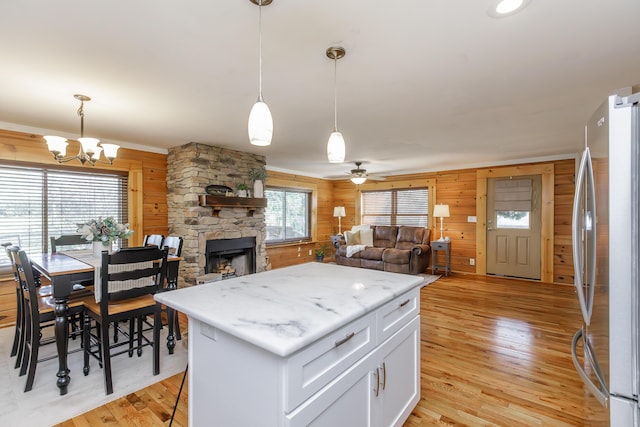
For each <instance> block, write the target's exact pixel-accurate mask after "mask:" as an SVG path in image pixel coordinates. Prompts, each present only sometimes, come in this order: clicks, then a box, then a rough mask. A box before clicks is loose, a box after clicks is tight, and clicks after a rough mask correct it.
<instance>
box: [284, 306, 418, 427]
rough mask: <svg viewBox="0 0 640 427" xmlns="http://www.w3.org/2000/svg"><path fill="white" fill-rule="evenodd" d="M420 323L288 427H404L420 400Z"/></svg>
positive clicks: (401, 333)
mask: <svg viewBox="0 0 640 427" xmlns="http://www.w3.org/2000/svg"><path fill="white" fill-rule="evenodd" d="M419 326H420V318H419V317H414V318H413V320H412V321H411V322H410V323H409V324H405V326H404V327H403V328H402V329H401V330H400V331H399V332H397V333H396V334H395V335H393V336H392V337H391V338H390V339H388V340H387V341H385V342H384V343H383V344H382V345H380V346H379V347H378V348H377V349H376V350H374V351H373V352H371V353H370V354H369V355H367V356H366V357H364V358H363V359H361V360H360V361H358V363H357V364H356V365H354V366H353V367H351V368H350V369H349V370H347V371H346V372H345V373H343V374H342V375H340V376H339V377H338V378H336V379H335V381H333V382H332V383H331V384H330V385H328V386H327V387H325V388H324V389H323V390H322V391H320V392H319V393H317V394H316V395H314V396H313V397H312V398H311V399H309V400H308V401H306V402H305V403H304V404H302V405H301V406H300V407H299V408H297V409H296V410H295V411H294V412H292V413H291V414H289V415H288V416H287V423H286V426H287V427H302V426H342V425H344V426H347V425H348V426H367V427H369V426H371V427H374V426H375V427H388V426H401V425H402V423H403V422H404V421H405V420H406V419H407V417H408V416H409V414H410V413H411V411H412V410H413V408H414V407H415V405H416V404H417V403H418V400H420V380H419V378H420V371H419V369H420V340H419V334H420V327H419Z"/></svg>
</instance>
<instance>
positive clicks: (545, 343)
mask: <svg viewBox="0 0 640 427" xmlns="http://www.w3.org/2000/svg"><path fill="white" fill-rule="evenodd" d="M421 304H422V307H421V315H422V319H421V320H422V324H421V327H422V331H421V338H422V343H421V352H422V355H421V385H422V390H421V400H420V402H419V403H418V406H417V407H416V408H415V409H414V411H413V413H412V414H411V416H410V417H409V419H408V420H407V422H406V423H405V427H415V426H427V425H441V426H465V425H466V426H607V425H608V422H607V421H606V419H607V418H606V417H607V414H606V411H605V410H604V409H603V408H602V407H600V406H599V404H598V402H597V401H596V400H595V399H594V398H593V397H592V396H590V395H589V393H588V392H587V391H586V390H585V389H584V387H583V385H582V383H581V382H580V379H579V378H578V374H577V373H576V372H575V370H574V368H573V364H572V362H571V356H570V344H571V338H572V336H573V333H574V332H575V331H576V330H577V329H578V328H579V327H580V320H579V319H580V317H579V311H578V306H577V302H576V298H575V294H574V291H573V288H572V287H570V286H564V285H550V284H540V283H536V282H529V281H520V280H512V279H504V278H493V277H480V276H473V275H459V274H453V275H452V276H449V277H442V278H441V279H439V280H438V281H437V282H435V283H433V284H432V285H430V286H428V287H426V288H424V289H422V291H421ZM181 380H182V375H175V376H174V377H171V378H169V379H167V380H165V381H161V382H159V383H157V384H155V385H153V386H152V387H148V388H146V389H143V390H140V391H139V392H137V393H132V394H130V395H128V396H127V397H125V398H121V399H118V400H116V401H114V402H111V403H110V404H107V405H105V406H102V407H99V408H96V409H94V410H93V411H90V412H88V413H86V414H83V415H81V416H78V417H75V418H73V419H71V420H68V421H66V422H64V423H62V424H59V426H65V427H80V426H96V425H113V426H116V425H117V426H134V425H135V426H138V425H145V426H166V425H169V418H170V416H171V412H172V410H173V405H174V403H175V400H176V396H177V391H178V389H179V387H180V381H181ZM212 417H213V418H212V420H214V419H215V416H214V415H212ZM187 424H188V423H187V396H186V385H185V390H183V393H182V397H181V399H180V403H179V405H178V409H177V413H176V418H175V420H174V422H173V425H174V426H176V427H178V426H185V427H186V426H187ZM214 425H215V423H213V424H212V426H214ZM335 427H343V426H335ZM344 427H347V426H344Z"/></svg>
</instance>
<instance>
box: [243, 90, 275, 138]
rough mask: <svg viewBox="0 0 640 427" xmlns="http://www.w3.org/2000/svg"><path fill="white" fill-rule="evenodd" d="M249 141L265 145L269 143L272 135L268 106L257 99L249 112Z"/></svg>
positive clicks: (271, 119) (271, 121)
mask: <svg viewBox="0 0 640 427" xmlns="http://www.w3.org/2000/svg"><path fill="white" fill-rule="evenodd" d="M248 128H249V141H251V144H253V145H260V146H266V145H269V144H271V137H272V136H273V118H272V117H271V110H269V106H268V105H267V104H266V103H265V102H264V101H262V100H258V101H257V102H256V103H255V104H254V105H253V108H252V109H251V112H250V113H249V126H248Z"/></svg>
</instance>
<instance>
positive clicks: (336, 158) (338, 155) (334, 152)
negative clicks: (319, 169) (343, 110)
mask: <svg viewBox="0 0 640 427" xmlns="http://www.w3.org/2000/svg"><path fill="white" fill-rule="evenodd" d="M344 154H345V148H344V138H343V137H342V134H341V133H340V132H338V131H335V132H331V135H330V136H329V142H328V143H327V157H328V159H329V163H342V162H344Z"/></svg>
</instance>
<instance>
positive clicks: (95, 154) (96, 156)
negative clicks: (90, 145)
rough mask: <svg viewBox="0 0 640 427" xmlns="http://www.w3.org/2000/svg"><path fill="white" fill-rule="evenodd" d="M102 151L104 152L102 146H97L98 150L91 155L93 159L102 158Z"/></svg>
mask: <svg viewBox="0 0 640 427" xmlns="http://www.w3.org/2000/svg"><path fill="white" fill-rule="evenodd" d="M100 153H102V147H96V151H95V152H94V153H93V154H92V155H91V158H92V159H93V161H97V160H98V159H99V158H100Z"/></svg>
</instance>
